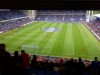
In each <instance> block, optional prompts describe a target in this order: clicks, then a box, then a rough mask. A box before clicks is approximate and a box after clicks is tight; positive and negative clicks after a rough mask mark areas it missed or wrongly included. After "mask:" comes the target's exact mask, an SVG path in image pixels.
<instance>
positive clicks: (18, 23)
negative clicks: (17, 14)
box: [0, 17, 32, 32]
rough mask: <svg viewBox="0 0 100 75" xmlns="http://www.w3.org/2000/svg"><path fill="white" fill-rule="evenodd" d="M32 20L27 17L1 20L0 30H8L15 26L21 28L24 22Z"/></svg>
mask: <svg viewBox="0 0 100 75" xmlns="http://www.w3.org/2000/svg"><path fill="white" fill-rule="evenodd" d="M31 21H32V20H31V19H29V18H28V17H27V18H21V19H16V20H11V21H7V22H1V23H0V31H2V32H6V31H9V30H12V29H15V28H20V27H21V26H23V25H24V24H27V23H29V22H31Z"/></svg>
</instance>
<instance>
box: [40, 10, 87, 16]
mask: <svg viewBox="0 0 100 75" xmlns="http://www.w3.org/2000/svg"><path fill="white" fill-rule="evenodd" d="M38 14H41V15H42V14H46V15H48V14H65V15H67V14H77V15H79V14H84V15H85V14H86V11H85V10H38Z"/></svg>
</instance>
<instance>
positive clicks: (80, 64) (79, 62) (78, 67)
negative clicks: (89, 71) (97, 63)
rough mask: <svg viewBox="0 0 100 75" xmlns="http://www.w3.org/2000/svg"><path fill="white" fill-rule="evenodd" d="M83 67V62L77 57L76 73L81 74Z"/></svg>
mask: <svg viewBox="0 0 100 75" xmlns="http://www.w3.org/2000/svg"><path fill="white" fill-rule="evenodd" d="M84 68H85V65H84V63H83V62H82V59H81V58H79V61H78V63H77V71H78V74H80V75H81V74H82V72H83V71H84Z"/></svg>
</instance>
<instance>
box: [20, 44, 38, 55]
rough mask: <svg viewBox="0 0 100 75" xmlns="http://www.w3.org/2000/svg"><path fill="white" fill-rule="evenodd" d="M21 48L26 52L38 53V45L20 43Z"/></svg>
mask: <svg viewBox="0 0 100 75" xmlns="http://www.w3.org/2000/svg"><path fill="white" fill-rule="evenodd" d="M21 50H25V52H27V53H32V54H38V52H39V46H33V45H22V46H21Z"/></svg>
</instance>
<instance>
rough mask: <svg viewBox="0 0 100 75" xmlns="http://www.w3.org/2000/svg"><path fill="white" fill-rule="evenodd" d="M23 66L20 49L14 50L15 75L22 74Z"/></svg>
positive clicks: (13, 67) (13, 66)
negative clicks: (19, 54) (19, 53)
mask: <svg viewBox="0 0 100 75" xmlns="http://www.w3.org/2000/svg"><path fill="white" fill-rule="evenodd" d="M21 68H22V60H21V57H20V56H18V51H15V52H14V56H12V70H13V74H14V75H18V74H20V71H21Z"/></svg>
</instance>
